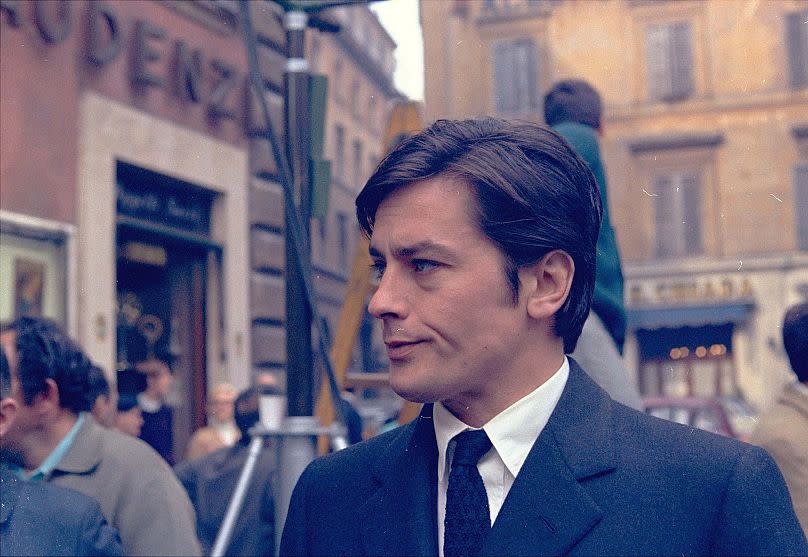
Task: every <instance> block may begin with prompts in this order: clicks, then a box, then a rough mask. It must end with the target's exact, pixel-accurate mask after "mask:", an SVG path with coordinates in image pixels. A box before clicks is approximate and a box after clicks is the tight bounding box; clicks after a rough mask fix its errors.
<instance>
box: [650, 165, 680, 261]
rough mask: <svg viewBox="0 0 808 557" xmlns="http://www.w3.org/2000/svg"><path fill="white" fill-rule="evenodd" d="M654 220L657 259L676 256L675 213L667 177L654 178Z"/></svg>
mask: <svg viewBox="0 0 808 557" xmlns="http://www.w3.org/2000/svg"><path fill="white" fill-rule="evenodd" d="M653 184H654V194H655V195H654V220H655V225H656V254H657V257H672V256H674V255H676V246H675V242H676V221H675V219H676V215H675V213H676V211H675V210H674V209H675V207H674V206H675V200H674V199H673V196H672V195H671V194H672V193H673V188H672V187H671V186H672V183H671V180H670V177H669V176H655V177H654V181H653Z"/></svg>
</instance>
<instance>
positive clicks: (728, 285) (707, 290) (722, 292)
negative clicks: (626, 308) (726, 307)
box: [629, 278, 752, 305]
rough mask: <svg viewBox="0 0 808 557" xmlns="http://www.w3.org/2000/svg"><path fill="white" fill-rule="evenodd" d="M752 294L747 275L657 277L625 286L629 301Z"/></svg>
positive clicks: (711, 298) (698, 299)
mask: <svg viewBox="0 0 808 557" xmlns="http://www.w3.org/2000/svg"><path fill="white" fill-rule="evenodd" d="M750 297H752V285H751V284H750V283H749V279H743V280H742V281H734V280H731V279H729V278H723V279H712V278H708V279H706V280H704V281H699V282H697V281H693V280H690V281H660V282H657V283H646V284H636V283H635V284H634V285H632V286H631V287H630V290H629V300H630V301H631V303H632V305H642V304H671V303H673V304H688V303H704V302H719V301H725V300H738V299H748V298H750Z"/></svg>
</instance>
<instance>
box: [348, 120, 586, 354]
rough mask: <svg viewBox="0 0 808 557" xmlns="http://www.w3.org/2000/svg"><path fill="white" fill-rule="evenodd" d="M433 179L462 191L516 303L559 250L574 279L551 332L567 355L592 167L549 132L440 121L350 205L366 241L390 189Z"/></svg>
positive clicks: (579, 320) (509, 124) (580, 313)
mask: <svg viewBox="0 0 808 557" xmlns="http://www.w3.org/2000/svg"><path fill="white" fill-rule="evenodd" d="M436 176H441V177H445V178H448V179H456V180H459V181H461V182H463V183H466V184H468V185H469V186H470V187H471V188H472V191H473V192H474V194H475V198H476V201H477V207H471V208H470V209H471V210H472V211H474V212H475V213H476V218H477V222H478V223H479V226H480V229H481V230H482V231H483V232H484V233H485V235H486V236H488V238H490V239H491V241H492V242H493V243H494V244H495V245H496V246H497V247H499V249H500V250H501V251H502V252H503V254H504V255H505V258H506V264H505V269H504V271H505V276H506V277H507V279H508V283H509V285H510V288H511V292H512V294H513V299H514V303H515V302H516V299H517V296H518V293H519V276H518V274H517V271H518V269H519V268H520V267H525V266H529V265H532V264H534V263H537V262H538V261H539V260H540V259H541V258H542V257H543V256H544V255H545V254H547V253H549V252H550V251H552V250H555V249H560V250H563V251H565V252H567V253H568V254H569V255H570V256H571V257H572V259H573V261H574V262H575V275H574V277H573V281H572V289H571V290H570V293H569V296H568V298H567V300H566V301H565V302H564V305H563V306H562V307H561V309H559V310H558V312H557V313H556V315H555V323H554V330H555V333H556V335H558V336H559V337H562V338H563V339H564V351H565V352H567V353H571V352H573V351H574V350H575V344H576V342H577V341H578V337H579V336H580V334H581V329H582V328H583V325H584V321H585V320H586V317H587V315H588V314H589V307H590V305H591V303H592V293H593V291H594V287H595V245H596V243H597V239H598V231H599V229H600V219H601V211H602V208H601V201H600V192H599V191H598V185H597V182H596V181H595V178H594V176H593V175H592V172H591V171H590V169H589V166H587V164H586V163H585V162H584V161H583V160H582V159H581V158H580V157H579V156H578V155H577V154H575V152H574V151H573V150H572V149H571V148H570V147H569V145H568V144H567V143H566V141H564V139H562V138H561V136H560V135H558V134H557V133H556V132H554V131H553V130H551V129H549V128H547V127H544V126H540V125H538V124H533V123H530V122H520V121H506V120H500V119H495V118H482V119H476V120H463V121H454V120H438V121H437V122H435V123H434V124H432V125H431V126H429V127H428V128H427V129H425V130H423V131H422V132H420V133H418V134H415V135H413V136H412V137H410V138H408V139H406V140H404V141H403V142H402V143H400V144H399V145H398V146H396V147H395V148H394V149H393V150H392V151H391V152H390V153H389V154H388V155H387V156H386V157H385V158H384V160H383V161H382V162H381V163H380V164H379V166H378V168H377V169H376V171H375V172H374V173H373V175H372V176H371V177H370V179H369V180H368V182H367V184H366V185H365V187H364V189H363V190H362V191H361V192H360V194H359V196H358V197H357V199H356V215H357V218H358V219H359V224H360V226H362V228H363V230H364V231H365V233H366V234H367V235H368V236H371V235H372V234H373V226H374V222H375V217H376V210H377V209H378V207H379V204H380V203H381V202H382V201H383V200H384V199H385V198H386V197H387V196H388V195H390V194H391V193H392V192H393V191H394V190H396V189H398V188H400V187H403V186H406V185H408V184H412V183H415V182H418V181H421V180H425V179H427V178H433V177H436Z"/></svg>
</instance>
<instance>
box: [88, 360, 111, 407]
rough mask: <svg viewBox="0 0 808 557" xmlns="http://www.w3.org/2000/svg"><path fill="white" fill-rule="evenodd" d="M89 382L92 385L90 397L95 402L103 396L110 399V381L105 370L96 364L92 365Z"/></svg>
mask: <svg viewBox="0 0 808 557" xmlns="http://www.w3.org/2000/svg"><path fill="white" fill-rule="evenodd" d="M87 380H88V382H89V383H90V393H89V395H90V397H91V398H92V399H93V402H95V400H96V399H97V398H98V397H100V396H102V395H103V396H105V397H109V381H107V375H106V374H105V373H104V370H103V369H101V368H100V367H98V366H97V365H95V364H93V365H91V366H90V371H89V374H88V377H87Z"/></svg>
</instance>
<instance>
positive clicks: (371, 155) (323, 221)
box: [307, 5, 401, 371]
mask: <svg viewBox="0 0 808 557" xmlns="http://www.w3.org/2000/svg"><path fill="white" fill-rule="evenodd" d="M329 14H330V15H331V17H332V18H333V20H334V21H335V23H337V24H338V25H339V26H340V31H339V32H338V33H326V32H317V31H312V32H311V33H309V37H308V39H309V40H308V50H307V55H308V58H309V60H310V64H311V68H310V69H311V71H312V73H315V74H317V73H319V74H322V75H325V76H327V77H328V102H327V108H326V120H325V141H324V158H325V159H327V160H329V161H330V163H331V188H330V192H329V198H328V206H327V211H326V213H325V214H322V215H315V217H314V218H313V219H312V223H311V249H312V254H311V256H312V264H313V267H314V271H315V287H316V288H317V291H318V294H319V299H320V306H321V308H320V309H321V311H322V312H323V313H324V314H325V316H326V318H327V320H328V323H329V325H330V328H331V332H332V335H333V333H334V332H335V328H336V326H337V321H338V317H339V311H340V308H341V306H342V302H343V298H344V296H345V286H346V283H347V281H348V277H349V276H350V272H351V266H352V264H353V259H354V254H355V249H356V245H357V242H358V240H359V236H360V234H361V232H360V230H359V226H358V224H357V222H356V207H355V204H354V201H355V200H356V196H357V194H358V193H359V191H360V190H361V189H362V187H363V186H364V185H365V181H366V180H367V179H368V178H369V177H370V175H371V173H372V172H373V170H374V169H375V168H376V165H377V164H378V163H379V161H380V160H381V157H382V156H383V155H384V154H385V145H384V135H385V130H386V126H387V120H388V116H389V113H390V109H391V106H392V103H393V102H394V101H395V100H397V99H400V98H401V95H400V93H398V91H396V89H395V87H394V86H393V71H394V69H395V59H394V58H393V51H394V50H395V48H396V44H395V42H393V39H392V38H391V37H390V35H389V34H388V33H387V31H385V29H384V28H383V27H382V25H381V23H379V20H378V18H377V17H376V15H375V14H374V13H373V12H372V11H371V10H370V9H369V8H368V7H367V5H358V6H350V7H347V6H346V7H340V8H334V9H332V10H330V11H329ZM373 331H378V327H374V326H373V324H372V320H371V319H370V317H369V316H367V319H366V321H365V324H364V325H363V327H362V330H361V334H360V337H361V338H360V342H358V343H357V345H356V350H355V358H354V363H353V365H352V370H353V371H375V369H376V368H377V367H379V365H380V364H379V361H378V360H379V357H380V356H381V354H380V351H383V348H384V347H383V345H382V346H381V348H380V347H379V345H380V344H381V343H380V342H379V339H378V338H376V339H375V340H376V343H375V347H374V343H373V340H374V333H373ZM376 336H378V335H376Z"/></svg>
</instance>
